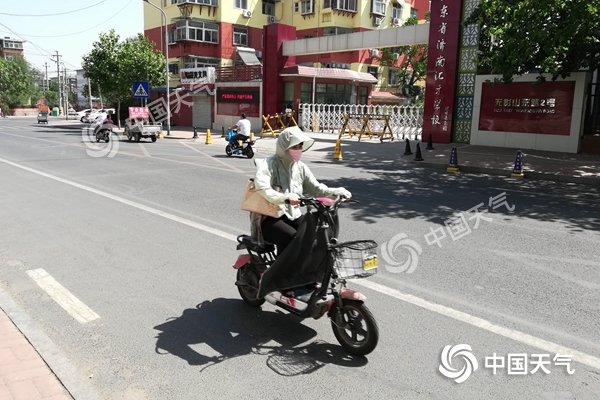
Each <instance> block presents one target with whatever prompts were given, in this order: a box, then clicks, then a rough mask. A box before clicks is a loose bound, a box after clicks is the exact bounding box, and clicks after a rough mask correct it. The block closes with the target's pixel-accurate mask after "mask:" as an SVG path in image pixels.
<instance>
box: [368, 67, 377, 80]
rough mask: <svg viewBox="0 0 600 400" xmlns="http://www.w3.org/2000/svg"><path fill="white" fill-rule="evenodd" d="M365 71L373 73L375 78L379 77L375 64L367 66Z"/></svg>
mask: <svg viewBox="0 0 600 400" xmlns="http://www.w3.org/2000/svg"><path fill="white" fill-rule="evenodd" d="M367 72H368V73H369V74H371V75H373V76H374V77H375V78H377V79H379V68H378V67H377V66H375V65H373V66H370V67H367Z"/></svg>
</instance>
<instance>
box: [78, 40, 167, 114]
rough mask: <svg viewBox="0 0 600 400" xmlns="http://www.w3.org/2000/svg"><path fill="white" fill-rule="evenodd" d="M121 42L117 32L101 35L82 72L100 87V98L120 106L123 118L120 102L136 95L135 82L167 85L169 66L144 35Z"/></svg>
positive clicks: (93, 84) (85, 59) (84, 60)
mask: <svg viewBox="0 0 600 400" xmlns="http://www.w3.org/2000/svg"><path fill="white" fill-rule="evenodd" d="M119 39H120V37H119V35H117V34H115V32H114V30H111V31H110V32H109V33H108V34H104V33H103V34H101V35H100V38H99V41H97V42H95V43H94V48H93V49H92V51H91V52H90V53H89V54H86V55H85V56H84V57H83V69H84V76H85V77H86V78H90V80H91V81H92V88H94V86H95V85H98V87H99V89H98V92H97V94H98V95H99V94H102V96H104V98H106V99H107V100H109V101H115V102H117V103H118V106H117V108H118V111H117V113H118V114H119V115H120V108H121V102H122V101H124V100H126V99H129V98H131V97H132V96H133V83H134V82H136V81H148V82H149V85H150V86H158V85H161V84H164V83H165V68H166V65H165V59H164V57H163V55H162V53H161V52H160V51H155V50H154V43H150V42H149V41H148V38H146V37H145V36H144V35H142V34H138V35H137V36H135V37H132V38H128V39H127V40H125V41H124V42H119ZM92 93H94V90H92ZM119 123H120V120H119Z"/></svg>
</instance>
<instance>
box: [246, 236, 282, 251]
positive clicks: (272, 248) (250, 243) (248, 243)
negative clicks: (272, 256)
mask: <svg viewBox="0 0 600 400" xmlns="http://www.w3.org/2000/svg"><path fill="white" fill-rule="evenodd" d="M237 240H238V242H239V243H240V244H241V245H243V246H244V247H246V248H248V249H250V250H252V251H254V252H256V253H271V252H274V251H275V245H274V244H272V243H269V242H265V244H264V246H259V245H258V243H254V242H253V241H252V237H250V236H248V235H240V236H238V238H237ZM238 250H241V248H240V246H238Z"/></svg>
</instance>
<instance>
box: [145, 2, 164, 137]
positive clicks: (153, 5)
mask: <svg viewBox="0 0 600 400" xmlns="http://www.w3.org/2000/svg"><path fill="white" fill-rule="evenodd" d="M143 1H144V2H145V3H148V4H150V5H151V6H152V7H154V8H156V9H157V10H159V11H160V12H161V13H162V14H163V16H164V17H165V59H166V61H167V94H166V97H167V136H170V135H171V105H170V104H169V38H168V36H167V33H168V32H167V27H168V24H169V23H168V20H167V14H165V12H164V11H163V9H162V8H160V7H158V6H157V5H156V4H153V3H150V0H143Z"/></svg>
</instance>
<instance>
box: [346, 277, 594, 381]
mask: <svg viewBox="0 0 600 400" xmlns="http://www.w3.org/2000/svg"><path fill="white" fill-rule="evenodd" d="M353 283H355V284H358V285H360V286H364V287H366V288H369V289H371V290H375V291H376V292H379V293H383V294H387V295H388V296H391V297H394V298H396V299H398V300H402V301H404V302H407V303H410V304H413V305H415V306H418V307H421V308H424V309H426V310H429V311H433V312H435V313H438V314H441V315H443V316H446V317H450V318H453V319H455V320H458V321H461V322H464V323H467V324H469V325H472V326H475V327H477V328H481V329H484V330H486V331H489V332H492V333H495V334H497V335H500V336H504V337H505V338H508V339H512V340H515V341H517V342H521V343H523V344H526V345H528V346H532V347H537V348H538V349H542V350H544V351H548V352H550V353H560V354H564V355H572V356H573V360H574V361H577V362H580V363H582V364H585V365H588V366H590V367H592V368H595V369H599V370H600V358H597V357H594V356H591V355H589V354H585V353H582V352H579V351H577V350H574V349H571V348H569V347H565V346H561V345H559V344H556V343H552V342H549V341H547V340H544V339H540V338H537V337H535V336H531V335H528V334H526V333H523V332H519V331H516V330H514V329H508V328H504V327H502V326H499V325H494V324H492V323H491V322H489V321H486V320H485V319H482V318H478V317H474V316H472V315H469V314H466V313H464V312H462V311H458V310H455V309H453V308H450V307H445V306H442V305H439V304H434V303H430V302H428V301H427V300H424V299H421V298H419V297H416V296H413V295H410V294H404V293H401V292H399V291H397V290H396V289H392V288H389V287H387V286H384V285H380V284H378V283H375V282H369V281H365V280H362V281H353Z"/></svg>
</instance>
